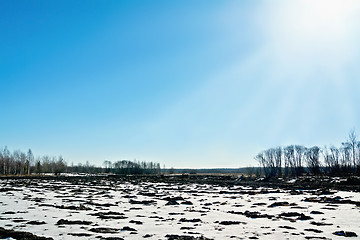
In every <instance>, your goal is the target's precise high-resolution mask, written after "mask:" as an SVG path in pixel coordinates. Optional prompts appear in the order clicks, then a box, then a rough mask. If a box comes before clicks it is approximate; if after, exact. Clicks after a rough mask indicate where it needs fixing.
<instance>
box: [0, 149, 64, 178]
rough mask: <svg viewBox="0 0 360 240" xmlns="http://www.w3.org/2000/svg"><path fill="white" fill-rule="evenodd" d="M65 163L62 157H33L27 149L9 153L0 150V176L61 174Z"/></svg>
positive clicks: (7, 150) (8, 151) (6, 150)
mask: <svg viewBox="0 0 360 240" xmlns="http://www.w3.org/2000/svg"><path fill="white" fill-rule="evenodd" d="M66 168H67V166H66V162H65V160H64V159H63V158H62V156H58V157H53V156H47V155H45V156H39V157H36V158H35V157H34V154H33V152H32V151H31V149H29V150H28V151H27V152H26V153H25V152H22V151H20V150H15V151H13V152H10V150H9V149H8V148H7V147H3V148H0V175H29V174H32V173H62V172H65V171H66Z"/></svg>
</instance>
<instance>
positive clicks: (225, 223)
mask: <svg viewBox="0 0 360 240" xmlns="http://www.w3.org/2000/svg"><path fill="white" fill-rule="evenodd" d="M0 227H3V228H5V229H12V230H15V231H25V232H30V233H33V234H35V235H37V236H46V237H52V238H53V239H143V238H145V239H164V240H167V239H173V240H175V239H189V240H190V239H343V238H344V237H345V236H342V235H346V236H353V237H352V238H351V239H360V237H359V236H360V193H359V192H345V191H324V190H300V189H298V190H294V189H293V190H283V189H274V188H251V187H244V186H227V187H224V186H218V185H209V184H194V183H191V184H184V183H181V184H180V183H162V182H160V183H155V182H126V181H125V182H124V181H115V180H106V179H97V180H91V181H90V180H88V181H75V180H74V179H72V180H71V181H67V180H64V179H62V180H60V179H56V178H54V179H47V180H45V179H32V180H30V179H7V180H5V179H2V180H0ZM342 231H344V232H342ZM334 233H336V234H337V235H335V234H334ZM179 236H188V237H187V238H186V237H183V238H180V237H179Z"/></svg>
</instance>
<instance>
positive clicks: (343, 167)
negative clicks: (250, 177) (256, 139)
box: [255, 130, 360, 178]
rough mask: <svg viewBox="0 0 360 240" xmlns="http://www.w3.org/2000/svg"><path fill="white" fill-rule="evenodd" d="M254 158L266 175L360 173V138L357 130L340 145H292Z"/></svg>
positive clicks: (272, 176) (262, 153)
mask: <svg viewBox="0 0 360 240" xmlns="http://www.w3.org/2000/svg"><path fill="white" fill-rule="evenodd" d="M255 160H256V161H257V162H258V163H259V165H260V166H261V167H262V172H263V175H265V177H267V178H275V177H297V176H302V175H304V174H308V175H326V176H351V175H360V141H358V139H357V136H356V133H355V130H352V131H350V133H349V135H348V139H347V140H346V141H345V142H342V143H341V145H340V147H335V146H333V145H331V146H330V147H327V146H325V147H323V148H320V147H318V146H312V147H305V146H302V145H289V146H286V147H275V148H270V149H267V150H265V151H262V152H260V153H259V154H258V155H256V156H255Z"/></svg>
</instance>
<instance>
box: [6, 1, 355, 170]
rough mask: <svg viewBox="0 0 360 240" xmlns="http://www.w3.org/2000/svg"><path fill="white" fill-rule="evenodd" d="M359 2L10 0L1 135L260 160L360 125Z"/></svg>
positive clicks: (63, 146) (93, 158)
mask: <svg viewBox="0 0 360 240" xmlns="http://www.w3.org/2000/svg"><path fill="white" fill-rule="evenodd" d="M359 18H360V1H357V0H338V1H336V0H294V1H287V0H282V1H281V0H278V1H275V0H274V1H252V0H248V1H205V0H199V1H116V0H106V1H102V0H96V1H95V0H88V1H83V0H61V1H60V0H54V1H46V0H42V1H41V0H34V1H25V0H19V1H13V0H3V1H0V49H1V52H0V83H1V109H0V112H1V113H0V116H1V117H0V146H7V147H8V148H9V149H10V150H16V149H20V150H23V151H27V149H29V148H31V149H32V151H33V152H34V154H35V155H44V154H49V155H60V154H61V155H62V156H63V157H64V158H65V160H66V161H67V162H68V163H69V164H71V163H72V162H73V163H79V162H81V163H85V162H86V161H89V162H90V163H93V164H96V165H101V164H102V163H103V161H104V160H110V161H117V160H122V159H130V160H134V159H137V160H144V161H156V162H159V163H161V165H163V164H165V165H166V167H181V168H183V167H184V168H221V167H241V166H244V167H245V166H249V165H257V163H256V162H255V161H254V160H253V158H254V156H255V155H256V154H257V153H258V152H260V151H261V150H265V149H267V148H270V147H276V146H284V145H288V144H302V145H305V146H312V145H318V146H324V145H330V144H334V145H339V144H340V143H341V142H342V141H344V140H345V139H346V137H347V135H348V133H349V131H350V130H351V129H352V128H355V130H356V132H357V133H358V134H360V51H359V50H360V44H359V42H360V19H359Z"/></svg>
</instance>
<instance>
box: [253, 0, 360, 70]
mask: <svg viewBox="0 0 360 240" xmlns="http://www.w3.org/2000/svg"><path fill="white" fill-rule="evenodd" d="M359 12H360V1H356V0H342V1H340V0H299V1H280V2H278V3H277V4H270V3H268V4H266V5H265V6H264V8H262V11H261V15H260V16H261V17H259V19H261V21H262V22H261V23H260V25H261V26H263V27H264V32H265V40H266V42H267V43H268V44H269V49H271V50H270V52H272V54H273V56H274V58H275V62H279V63H280V65H288V67H289V68H293V69H292V70H297V71H304V68H305V71H306V68H309V67H310V68H313V67H314V66H316V67H320V68H322V69H333V70H335V71H338V70H339V69H342V68H343V66H345V65H346V64H347V63H349V61H351V60H352V58H353V56H355V55H356V54H357V52H356V51H355V50H356V49H357V48H358V47H357V45H358V39H359V35H360V34H359V32H360V31H359V28H358V25H359V24H358V23H359V22H360V16H359V14H358V13H359ZM264 16H265V18H264Z"/></svg>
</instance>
